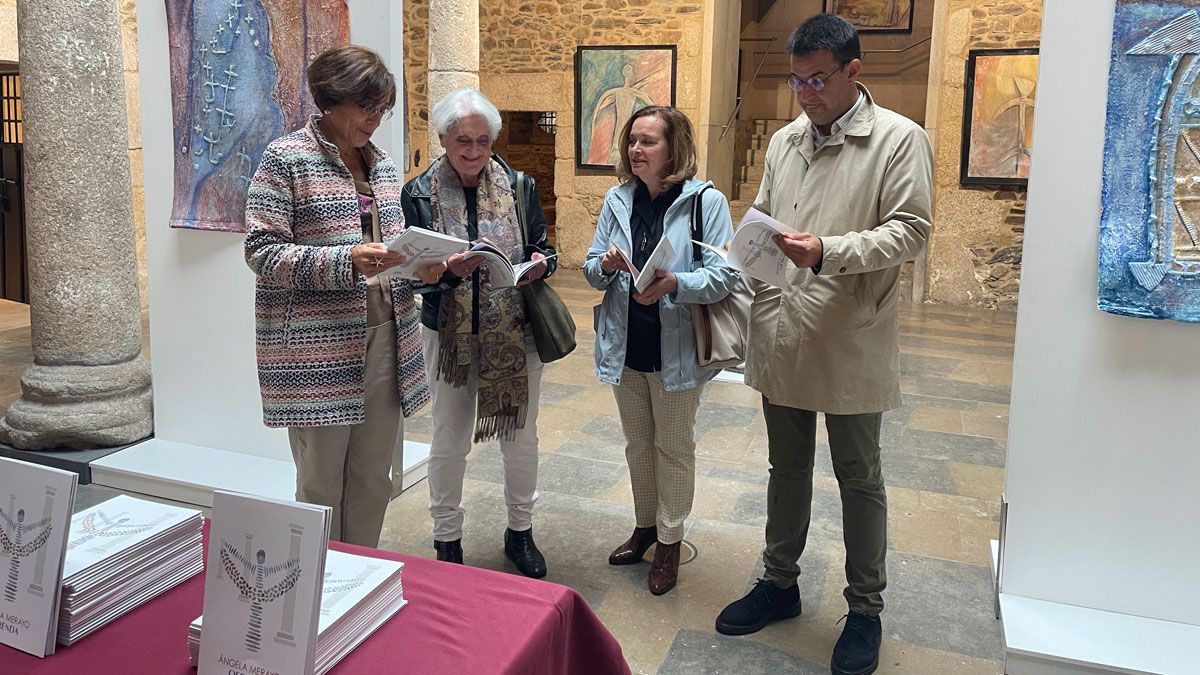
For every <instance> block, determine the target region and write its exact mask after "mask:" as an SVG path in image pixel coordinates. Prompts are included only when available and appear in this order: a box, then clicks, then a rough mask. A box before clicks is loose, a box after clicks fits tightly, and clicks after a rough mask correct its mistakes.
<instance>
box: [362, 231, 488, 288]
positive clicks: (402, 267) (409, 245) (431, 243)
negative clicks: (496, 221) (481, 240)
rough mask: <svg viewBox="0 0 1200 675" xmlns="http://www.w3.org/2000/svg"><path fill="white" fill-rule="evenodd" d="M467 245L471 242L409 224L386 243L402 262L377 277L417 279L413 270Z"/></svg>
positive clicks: (435, 261)
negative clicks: (402, 259) (402, 257)
mask: <svg viewBox="0 0 1200 675" xmlns="http://www.w3.org/2000/svg"><path fill="white" fill-rule="evenodd" d="M470 245H471V242H469V241H466V240H465V239H459V238H458V237H452V236H450V235H448V234H442V233H441V232H434V231H433V230H429V229H426V228H423V227H410V228H408V229H407V230H405V231H404V232H403V233H402V234H401V235H400V236H399V237H396V238H395V239H393V240H392V241H391V242H390V243H389V244H388V250H391V251H395V252H396V253H399V254H401V255H403V256H404V262H403V263H401V264H399V265H396V266H395V267H389V268H388V269H386V270H384V271H382V272H380V273H379V276H381V277H392V276H396V277H400V278H401V279H418V278H419V277H418V276H417V270H419V269H422V268H425V267H429V266H430V265H433V264H434V263H440V262H442V261H444V260H446V259H447V258H449V257H450V256H452V255H454V254H455V253H459V252H461V251H465V250H466V249H467V248H468V247H469V246H470Z"/></svg>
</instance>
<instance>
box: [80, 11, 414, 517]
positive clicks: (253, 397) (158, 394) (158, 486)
mask: <svg viewBox="0 0 1200 675" xmlns="http://www.w3.org/2000/svg"><path fill="white" fill-rule="evenodd" d="M348 4H349V8H350V39H351V42H354V43H356V44H361V45H365V46H367V47H371V48H373V49H375V50H377V51H379V52H380V53H381V54H382V55H383V57H384V59H385V60H386V61H387V62H388V63H389V64H391V66H392V69H393V71H395V72H397V73H399V71H400V67H401V65H402V64H403V63H404V51H403V35H404V33H403V23H402V18H403V9H402V7H403V6H402V4H401V3H398V2H391V1H390V0H354V1H353V2H350V3H348ZM137 20H138V24H137V26H138V57H139V67H140V81H141V97H142V100H141V115H142V145H143V148H144V150H143V157H144V173H145V185H146V239H147V242H146V248H147V253H148V257H149V259H148V267H149V292H150V343H151V368H152V372H153V378H154V427H155V429H154V431H155V437H154V438H153V439H152V440H150V441H147V442H144V443H141V444H139V445H136V446H133V447H132V448H129V449H127V450H124V451H122V452H119V453H116V454H114V455H110V456H109V457H107V458H105V459H104V460H102V461H100V462H97V463H94V464H93V468H92V475H93V477H94V480H95V481H96V482H97V483H101V484H105V485H111V486H114V487H121V488H125V489H130V490H136V491H138V492H143V493H148V494H156V495H160V496H164V497H170V498H173V499H179V500H182V501H189V502H192V503H197V504H203V505H208V504H209V503H210V501H211V491H212V489H213V488H214V487H221V488H227V489H236V490H241V491H246V492H252V493H256V494H263V495H267V496H273V497H283V498H289V499H290V498H291V497H292V496H293V494H294V490H295V473H294V468H293V466H292V462H291V453H290V451H289V449H288V442H287V433H286V432H285V431H284V430H281V429H268V428H266V427H265V426H263V423H262V407H261V402H260V399H259V393H258V380H257V374H256V370H255V359H254V275H253V274H252V273H251V271H250V269H249V268H248V267H247V266H246V263H245V260H244V258H243V253H242V242H243V236H242V235H239V234H234V233H227V232H209V231H198V230H183V229H172V228H170V227H168V226H167V221H168V218H169V216H170V212H171V204H172V190H173V179H172V171H173V166H174V160H173V157H172V148H173V146H174V139H173V131H172V123H171V119H172V117H171V116H172V111H171V93H170V92H171V87H170V66H169V62H168V53H167V21H166V7H165V3H164V2H162V1H161V0H159V1H157V2H139V3H137ZM398 84H400V85H401V86H402V83H398ZM401 102H402V97H400V100H398V101H397V105H398V109H397V110H396V114H395V115H394V116H393V117H392V119H391V120H390V121H388V122H384V123H383V125H382V126H381V127H380V128H379V130H378V131H377V132H376V134H375V136H374V141H375V142H376V143H378V144H379V145H380V146H381V147H383V148H384V149H385V150H387V151H388V152H390V153H391V154H392V156H393V157H394V158H395V159H396V161H397V162H403V161H404V148H403V147H402V141H403V134H404V119H405V116H404V111H403V110H402V109H400V108H399V106H400V104H401ZM404 454H405V458H404V460H405V461H404V465H405V477H406V481H405V483H406V485H408V484H411V482H413V481H415V480H419V478H420V477H421V476H423V475H424V474H423V471H424V464H425V461H426V459H427V458H428V446H427V445H425V444H415V443H407V444H406V445H405V453H404Z"/></svg>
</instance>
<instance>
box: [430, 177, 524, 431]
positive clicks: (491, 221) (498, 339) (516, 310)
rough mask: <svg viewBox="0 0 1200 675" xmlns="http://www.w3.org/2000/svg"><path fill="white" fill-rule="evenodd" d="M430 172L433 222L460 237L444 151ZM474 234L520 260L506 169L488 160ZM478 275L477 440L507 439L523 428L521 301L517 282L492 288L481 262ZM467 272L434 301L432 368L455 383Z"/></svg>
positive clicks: (462, 228)
mask: <svg viewBox="0 0 1200 675" xmlns="http://www.w3.org/2000/svg"><path fill="white" fill-rule="evenodd" d="M437 161H438V165H437V166H436V167H435V168H434V170H433V172H432V177H431V180H430V190H429V192H430V197H431V198H430V202H431V204H430V206H431V215H432V220H433V222H432V226H433V229H434V230H436V231H438V232H443V233H445V234H449V235H452V236H455V237H458V238H459V239H469V236H468V234H467V202H466V197H465V194H464V193H463V189H462V183H461V182H460V181H459V179H458V174H457V173H456V172H455V171H454V167H452V166H451V165H450V162H448V161H446V159H445V157H443V158H441V159H439V160H437ZM478 214H479V238H480V239H483V238H487V240H488V241H490V242H491V243H492V244H493V245H494V246H495V247H496V248H498V249H500V250H501V251H503V252H504V255H506V256H508V258H509V260H515V261H518V262H520V261H522V260H524V255H525V251H524V247H523V246H522V244H521V241H522V240H521V233H520V230H518V229H517V228H518V227H520V224H519V222H518V221H517V211H516V203H515V202H514V201H513V190H512V187H511V186H510V185H509V182H508V174H507V173H505V171H504V169H503V168H502V167H501V166H500V165H499V164H498V163H497V162H495V161H494V160H493V161H492V162H490V163H489V164H488V165H487V168H485V169H484V171H483V176H482V177H481V178H480V180H479V188H478ZM479 276H480V280H479V357H478V358H479V395H478V404H477V412H476V419H475V441H476V442H478V441H482V440H487V439H489V438H496V437H499V438H502V439H504V440H512V439H513V438H515V437H516V434H517V430H518V429H523V428H525V413H526V411H527V410H528V409H529V380H528V377H527V375H526V370H525V305H524V302H523V301H522V299H521V292H520V291H519V290H518V289H516V288H498V289H493V288H492V283H491V274H490V273H489V271H488V268H487V267H481V268H480V273H479ZM472 292H473V289H472V284H471V283H470V281H469V280H464V283H461V284H459V285H458V287H457V288H455V289H454V290H453V291H443V292H442V302H441V304H440V306H439V309H438V353H439V356H438V363H437V376H438V377H439V378H442V379H444V380H445V381H446V382H448V383H450V385H451V386H454V387H461V386H463V385H465V384H466V383H467V374H468V372H469V371H470V368H471V359H472V356H473V355H472V353H471V295H472Z"/></svg>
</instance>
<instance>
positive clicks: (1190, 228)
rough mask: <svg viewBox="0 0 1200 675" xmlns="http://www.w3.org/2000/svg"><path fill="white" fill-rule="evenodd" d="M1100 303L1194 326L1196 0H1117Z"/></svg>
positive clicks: (1198, 248)
mask: <svg viewBox="0 0 1200 675" xmlns="http://www.w3.org/2000/svg"><path fill="white" fill-rule="evenodd" d="M1103 180H1104V183H1103V188H1102V192H1101V216H1100V219H1101V221H1100V275H1099V307H1100V309H1102V310H1104V311H1106V312H1112V313H1114V314H1123V315H1126V316H1135V317H1144V318H1153V319H1174V320H1177V321H1187V322H1195V323H1200V2H1195V1H1192V2H1184V1H1174V2H1170V1H1163V0H1119V2H1118V3H1117V11H1116V19H1115V22H1114V26H1113V46H1112V63H1111V66H1110V70H1109V78H1108V117H1107V122H1106V128H1105V141H1104V174H1103Z"/></svg>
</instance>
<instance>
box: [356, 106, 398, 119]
mask: <svg viewBox="0 0 1200 675" xmlns="http://www.w3.org/2000/svg"><path fill="white" fill-rule="evenodd" d="M358 109H359V110H361V111H363V113H365V114H366V116H367V117H378V118H379V119H380V120H390V119H391V118H392V107H391V106H390V105H386V104H381V105H363V104H361V103H359V104H358Z"/></svg>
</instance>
